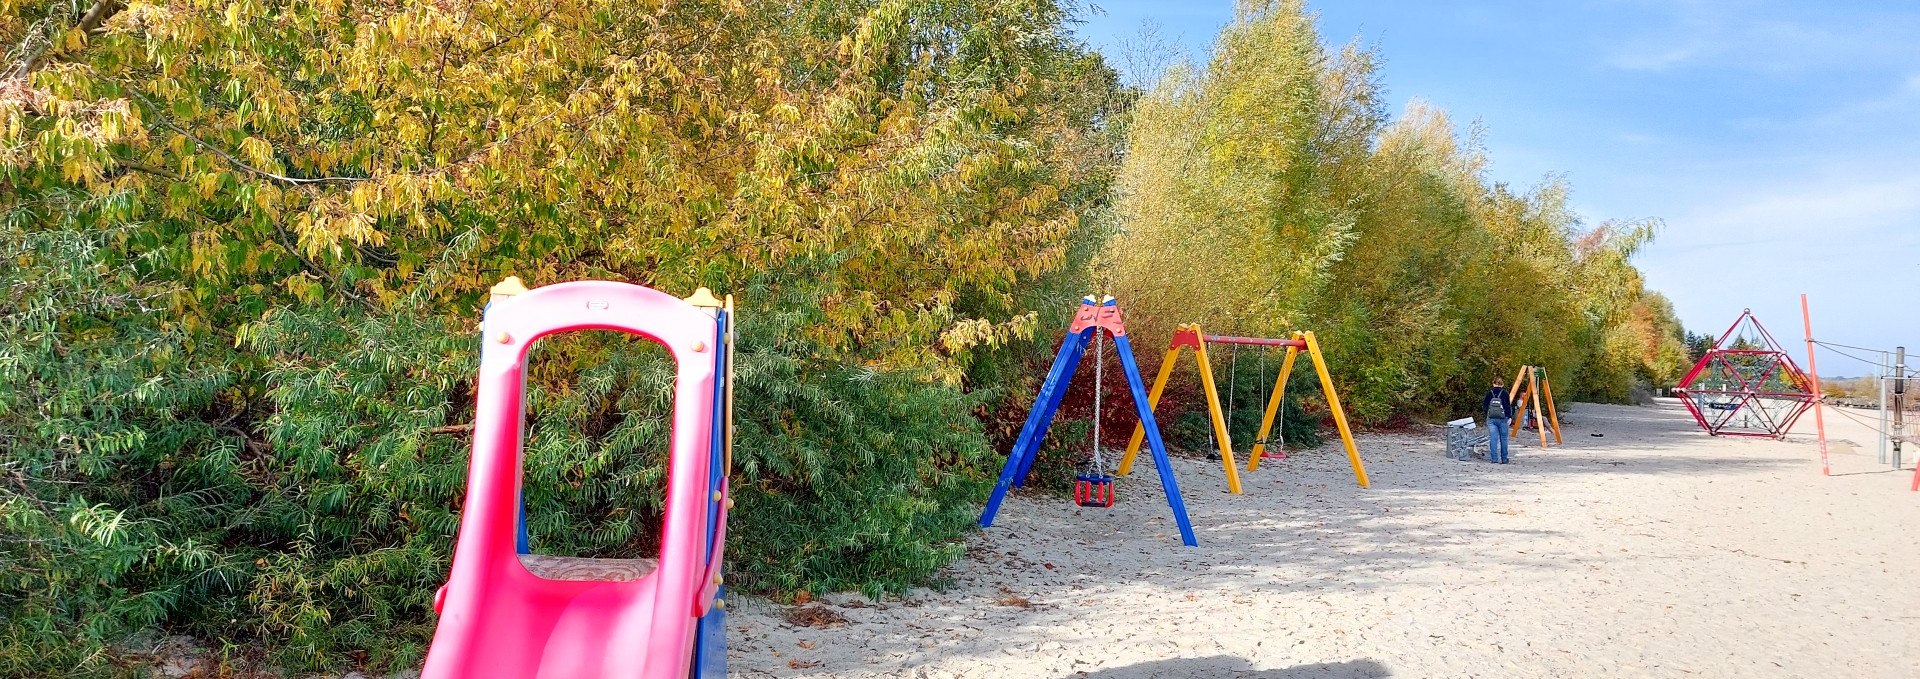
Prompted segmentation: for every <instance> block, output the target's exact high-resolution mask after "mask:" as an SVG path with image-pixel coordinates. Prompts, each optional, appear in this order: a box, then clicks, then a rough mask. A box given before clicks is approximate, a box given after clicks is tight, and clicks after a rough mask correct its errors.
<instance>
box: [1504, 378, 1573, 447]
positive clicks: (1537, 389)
mask: <svg viewBox="0 0 1920 679" xmlns="http://www.w3.org/2000/svg"><path fill="white" fill-rule="evenodd" d="M1527 399H1532V400H1533V423H1534V428H1535V429H1538V430H1540V447H1541V448H1545V447H1547V428H1548V427H1552V428H1553V445H1556V446H1558V445H1565V444H1564V443H1562V442H1561V441H1560V413H1559V412H1557V411H1556V410H1555V409H1554V407H1553V383H1552V382H1548V381H1547V369H1546V368H1542V367H1539V366H1532V365H1523V366H1520V372H1518V373H1516V374H1514V376H1513V393H1512V394H1511V395H1510V397H1509V400H1510V401H1511V402H1512V403H1513V405H1514V406H1515V407H1517V408H1519V409H1520V413H1521V414H1522V415H1524V414H1526V412H1527ZM1541 403H1545V404H1546V406H1547V411H1546V415H1547V416H1546V417H1541V416H1540V404H1541ZM1524 419H1526V418H1525V417H1516V418H1513V422H1512V423H1511V424H1509V425H1507V426H1508V428H1509V429H1511V431H1510V432H1508V435H1509V436H1513V437H1516V438H1517V437H1519V436H1520V421H1521V420H1524Z"/></svg>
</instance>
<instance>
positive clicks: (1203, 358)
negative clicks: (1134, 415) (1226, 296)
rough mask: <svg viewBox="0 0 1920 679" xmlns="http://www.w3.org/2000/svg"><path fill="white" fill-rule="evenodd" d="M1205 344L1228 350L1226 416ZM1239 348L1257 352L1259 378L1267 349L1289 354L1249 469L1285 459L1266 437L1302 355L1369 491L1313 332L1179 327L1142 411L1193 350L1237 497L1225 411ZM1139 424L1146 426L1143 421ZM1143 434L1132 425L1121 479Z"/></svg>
mask: <svg viewBox="0 0 1920 679" xmlns="http://www.w3.org/2000/svg"><path fill="white" fill-rule="evenodd" d="M1209 344H1224V345H1227V347H1228V349H1227V352H1228V354H1227V365H1228V376H1227V405H1226V409H1225V411H1224V413H1223V411H1222V409H1221V405H1220V392H1219V391H1218V389H1217V388H1216V387H1215V382H1214V378H1213V363H1212V361H1211V360H1210V359H1209V357H1208V353H1207V345H1209ZM1242 346H1250V347H1256V348H1257V349H1258V350H1260V351H1261V353H1260V374H1261V377H1262V379H1264V378H1265V376H1266V351H1267V350H1270V349H1275V348H1282V347H1284V348H1285V349H1286V350H1287V354H1286V357H1285V358H1284V359H1282V360H1281V362H1280V372H1279V373H1278V374H1276V375H1275V376H1274V381H1273V387H1272V388H1271V389H1270V390H1269V391H1268V397H1267V407H1266V411H1265V413H1264V414H1262V415H1261V417H1260V431H1259V433H1257V434H1255V435H1254V442H1253V448H1252V449H1251V450H1250V451H1249V452H1248V453H1247V471H1249V472H1251V471H1254V470H1257V469H1259V468H1260V461H1261V460H1263V459H1285V458H1286V450H1285V448H1284V444H1285V443H1286V442H1285V441H1284V440H1283V439H1282V438H1269V435H1270V434H1273V433H1275V432H1274V429H1273V421H1274V419H1275V417H1277V416H1278V415H1279V414H1280V411H1281V407H1282V405H1283V403H1284V402H1285V400H1286V397H1287V377H1288V376H1289V375H1292V374H1293V364H1294V360H1295V359H1297V358H1299V357H1300V353H1301V352H1306V354H1307V357H1308V358H1309V359H1311V360H1312V361H1313V369H1314V372H1316V373H1318V374H1319V377H1320V390H1321V392H1322V393H1324V394H1326V396H1327V409H1328V410H1329V411H1332V413H1333V425H1334V427H1335V428H1336V429H1338V430H1339V431H1340V442H1341V444H1343V445H1344V446H1345V447H1346V451H1347V462H1348V463H1349V464H1350V465H1352V466H1353V478H1354V481H1355V482H1357V483H1359V484H1360V487H1362V488H1365V487H1367V486H1368V485H1369V481H1368V480H1367V465H1366V463H1365V462H1364V461H1362V460H1361V459H1360V451H1359V449H1358V448H1356V447H1355V446H1354V443H1353V430H1352V429H1351V428H1350V427H1348V426H1347V414H1346V410H1345V409H1344V408H1341V407H1340V394H1339V392H1337V391H1335V390H1334V388H1333V376H1332V375H1330V374H1329V373H1328V372H1327V361H1326V359H1325V357H1324V356H1323V355H1322V354H1321V353H1320V341H1319V340H1318V339H1317V338H1316V337H1314V334H1313V331H1311V330H1304V331H1303V330H1296V331H1294V332H1293V334H1292V336H1291V337H1288V338H1287V339H1276V338H1270V337H1232V336H1227V335H1208V334H1206V333H1205V332H1202V331H1201V330H1200V324H1198V323H1186V324H1182V325H1180V326H1178V327H1177V328H1175V329H1174V332H1173V339H1172V340H1171V341H1169V342H1168V343H1167V356H1166V358H1165V359H1163V360H1162V361H1160V375H1159V376H1158V377H1156V378H1154V381H1153V391H1152V392H1150V393H1149V394H1148V395H1147V408H1146V409H1147V410H1148V411H1153V410H1155V409H1156V408H1158V407H1159V405H1160V394H1161V392H1163V391H1165V390H1166V388H1167V380H1168V379H1169V378H1171V377H1172V376H1173V367H1174V364H1175V363H1177V362H1179V359H1180V353H1181V352H1182V351H1184V350H1186V349H1189V348H1191V349H1193V354H1194V359H1195V360H1196V361H1198V363H1199V368H1200V391H1201V393H1202V394H1204V395H1205V396H1206V399H1207V413H1208V415H1209V416H1211V418H1212V420H1213V430H1212V431H1213V435H1212V438H1213V442H1214V445H1215V446H1216V447H1217V448H1218V450H1219V454H1220V461H1221V465H1222V466H1223V467H1224V468H1225V469H1226V473H1227V492H1229V493H1234V494H1236V495H1237V494H1239V493H1240V471H1239V469H1238V468H1237V464H1238V463H1237V462H1235V460H1234V446H1233V436H1232V434H1231V433H1229V432H1228V430H1227V418H1226V414H1225V413H1231V412H1233V401H1234V391H1235V389H1234V388H1233V387H1234V386H1235V384H1234V381H1235V380H1236V379H1237V378H1238V374H1237V373H1238V372H1239V371H1238V370H1235V369H1234V368H1236V367H1238V361H1239V348H1240V347H1242ZM1142 422H1143V424H1144V422H1145V420H1143V421H1142ZM1145 433H1146V429H1145V427H1144V426H1136V427H1134V430H1133V438H1131V439H1129V440H1128V441H1127V451H1126V453H1125V454H1123V455H1122V456H1121V457H1120V468H1119V470H1118V471H1119V474H1120V475H1121V476H1126V475H1127V474H1128V473H1129V472H1131V471H1132V470H1133V460H1134V456H1135V454H1136V453H1138V452H1139V450H1140V441H1141V438H1142V436H1143V434H1145ZM1156 436H1157V433H1156Z"/></svg>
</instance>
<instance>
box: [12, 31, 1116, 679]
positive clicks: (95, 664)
mask: <svg viewBox="0 0 1920 679" xmlns="http://www.w3.org/2000/svg"><path fill="white" fill-rule="evenodd" d="M94 10H98V11H94ZM1066 21H1067V16H1066V15H1065V13H1064V11H1063V10H1062V8H1061V7H1060V6H1058V5H1057V4H1055V3H1054V2H1051V1H1050V0H978V1H973V2H955V3H938V4H927V3H908V2H893V1H877V0H876V1H871V2H856V3H840V2H813V1H805V0H802V1H789V2H771V1H769V2H727V3H659V2H640V3H608V2H598V1H581V2H566V1H563V2H557V3H537V4H529V3H518V2H489V1H476V2H456V3H407V4H400V5H392V6H388V5H382V6H378V7H368V6H347V5H346V4H344V3H337V2H316V3H253V2H241V3H233V4H223V5H221V6H218V7H216V6H212V5H210V4H207V3H170V4H164V5H150V4H141V3H136V4H131V5H124V4H122V3H118V2H98V3H94V4H89V3H80V4H75V3H71V2H67V1H65V0H60V1H52V2H45V1H39V2H36V1H30V0H28V1H23V0H0V39H4V41H5V42H6V43H7V44H8V45H9V46H15V45H17V46H19V48H18V49H16V50H14V51H12V52H10V54H9V59H14V58H18V59H19V61H17V62H10V63H8V64H7V65H6V67H5V70H4V72H0V195H4V197H5V199H4V200H0V248H4V250H5V251H4V252H0V261H4V262H5V264H4V265H0V289H3V290H5V291H6V296H5V297H4V298H3V299H0V333H4V335H3V336H5V337H6V338H7V341H6V342H4V343H0V449H4V450H5V452H6V454H5V456H4V458H0V459H4V465H5V466H4V468H3V469H0V473H4V479H0V512H4V514H0V526H4V527H5V528H4V530H5V531H6V533H5V538H6V539H4V540H0V674H4V675H40V676H47V675H69V674H86V673H108V672H112V671H113V670H114V667H115V665H114V662H115V659H114V657H113V653H112V652H110V651H109V650H107V649H108V648H109V645H110V644H111V643H113V642H115V641H116V640H118V639H120V638H122V637H124V636H125V635H127V634H128V633H131V632H134V631H137V630H140V629H142V628H147V627H155V626H158V627H164V628H166V629H168V630H171V631H177V632H183V633H188V634H193V635H196V636H199V637H202V638H203V639H206V640H208V641H209V642H210V643H213V644H215V645H220V644H225V643H244V644H257V645H258V647H260V648H263V649H265V650H266V651H267V652H268V653H269V654H271V656H272V659H273V660H274V661H275V662H277V663H280V664H283V665H286V666H290V667H301V668H312V667H338V666H341V665H343V664H345V663H347V662H348V660H347V658H348V657H349V656H348V652H349V651H354V652H364V655H358V654H356V658H364V661H361V660H358V659H356V660H355V662H364V663H365V664H367V665H369V666H371V667H373V668H375V669H380V668H393V667H405V666H407V665H410V664H412V663H415V662H417V660H418V659H419V657H420V656H421V654H422V653H423V649H424V645H425V642H426V640H427V635H428V633H429V630H430V627H431V616H430V612H429V598H430V597H431V595H432V592H433V591H434V588H435V587H437V586H438V585H439V584H440V582H441V580H442V579H443V578H444V577H445V573H446V567H447V558H448V549H449V548H450V539H451V536H452V533H453V531H454V530H455V528H456V526H457V522H458V508H459V503H460V502H461V494H462V490H463V485H464V479H465V463H466V442H465V440H464V438H463V437H461V436H459V435H458V434H451V435H450V434H447V433H445V430H446V429H448V428H449V427H454V426H456V425H459V424H461V423H463V422H465V421H466V419H467V418H468V417H470V413H471V409H472V377H473V373H474V370H475V360H476V355H477V352H476V351H475V350H474V337H473V331H474V327H475V322H476V320H477V319H478V317H479V313H480V305H481V304H482V303H483V300H482V294H483V291H484V290H485V288H486V286H487V285H488V284H490V283H492V282H494V281H496V280H498V279H499V278H501V277H503V276H505V275H508V274H515V275H519V276H522V277H523V278H525V279H527V280H528V281H529V282H530V283H533V284H543V283H551V282H558V281H562V280H570V279H578V278H605V279H614V280H626V281H632V282H636V283H640V284H645V285H650V286H653V287H656V288H660V289H663V290H668V291H673V292H679V293H683V294H684V293H686V292H691V291H692V289H693V288H694V287H696V286H700V285H706V286H709V287H712V288H714V289H715V290H718V291H720V292H730V293H734V294H736V295H738V299H739V302H740V304H741V309H740V318H741V320H742V324H741V330H742V333H743V335H742V337H741V347H740V354H739V363H738V366H737V368H738V385H737V386H738V389H739V399H738V401H737V403H736V408H737V410H738V413H739V437H738V439H737V451H736V467H737V468H736V472H737V476H736V477H735V479H734V487H735V488H736V489H738V498H739V505H738V507H737V510H736V513H735V515H734V521H735V523H734V524H733V530H732V533H731V534H732V535H733V536H734V541H733V544H731V545H730V546H729V554H730V556H732V557H733V558H734V562H733V565H734V568H735V569H736V572H734V573H731V574H730V577H731V578H732V579H733V581H734V582H736V583H739V584H740V585H742V586H744V587H746V588H749V589H752V590H755V591H760V592H764V593H770V594H775V595H780V594H783V593H786V592H791V591H795V590H799V589H802V588H813V589H837V588H849V587H854V588H862V589H866V590H868V591H870V592H878V591H881V590H895V591H897V590H899V589H901V588H904V587H906V586H908V585H910V584H913V583H916V582H921V581H924V580H925V578H927V577H928V576H929V575H930V574H931V573H932V572H933V571H934V570H935V569H936V568H938V567H939V566H940V565H941V564H943V563H945V561H946V560H948V559H950V558H951V557H952V556H953V555H954V554H955V553H956V550H957V549H958V546H957V540H958V538H959V537H960V536H961V535H962V533H963V531H964V530H966V528H967V527H968V526H970V525H971V518H972V513H973V511H974V505H975V504H976V502H977V501H978V499H979V498H980V497H982V496H983V495H984V489H985V487H986V484H987V482H988V480H989V476H988V475H989V474H990V472H991V470H990V469H986V467H988V466H990V463H989V462H988V459H989V458H990V457H991V456H990V454H989V440H990V438H991V437H995V436H999V435H1000V433H999V431H997V430H996V429H992V428H990V427H992V426H995V422H996V421H995V420H994V419H993V418H981V417H978V415H981V414H985V413H990V412H997V406H998V405H999V404H1000V403H1001V402H1002V399H1005V398H1008V397H1009V395H1010V394H1016V393H1030V391H1028V387H1029V386H1030V385H1029V384H1028V383H1027V382H1028V380H1029V379H1030V375H1031V374H1032V369H1031V364H1032V362H1034V361H1036V360H1041V361H1043V360H1044V357H1039V358H1036V355H1037V354H1039V353H1040V352H1042V351H1044V350H1045V346H1044V344H1045V342H1047V341H1049V340H1050V339H1051V338H1046V337H1040V335H1045V334H1048V333H1036V332H1035V327H1036V325H1037V324H1038V323H1039V320H1040V319H1041V318H1042V316H1041V315H1040V314H1045V318H1047V319H1049V320H1048V323H1049V324H1051V322H1052V320H1051V319H1052V318H1054V317H1055V316H1057V315H1058V314H1059V313H1061V310H1060V300H1061V299H1062V298H1063V297H1069V296H1068V295H1067V294H1062V291H1064V290H1073V294H1078V292H1080V290H1081V289H1082V288H1084V285H1082V284H1081V283H1080V282H1079V281H1080V280H1082V278H1081V277H1082V276H1084V272H1085V264H1086V260H1087V258H1088V257H1089V256H1090V254H1091V252H1092V251H1093V249H1094V247H1096V245H1097V242H1098V235H1097V233H1096V232H1095V231H1094V230H1092V229H1089V228H1086V227H1083V226H1082V221H1081V219H1080V215H1081V214H1082V213H1083V212H1094V213H1097V212H1098V211H1099V210H1100V209H1101V202H1102V201H1104V200H1105V197H1106V196H1107V186H1106V184H1107V182H1108V178H1109V177H1110V176H1111V175H1112V173H1113V171H1114V167H1113V165H1114V164H1113V161H1112V160H1111V159H1112V158H1113V157H1114V156H1115V155H1116V154H1115V153H1114V140H1115V139H1117V136H1116V135H1118V134H1120V133H1119V132H1118V131H1117V129H1118V128H1117V127H1116V126H1115V123H1114V120H1115V115H1116V111H1115V110H1114V107H1115V106H1116V105H1117V103H1119V102H1121V101H1122V97H1119V96H1117V93H1116V87H1117V85H1116V79H1115V76H1114V74H1113V73H1112V71H1111V70H1110V69H1108V68H1107V67H1106V66H1104V64H1103V63H1102V62H1101V61H1100V60H1099V58H1098V57H1097V56H1094V55H1091V54H1089V53H1088V52H1087V51H1086V50H1085V49H1084V48H1083V47H1081V46H1080V45H1078V44H1077V43H1075V42H1073V41H1072V40H1071V39H1069V38H1068V37H1067V36H1066V34H1065V32H1064V29H1063V26H1064V25H1065V22H1066ZM530 370H531V375H532V377H533V379H532V383H531V386H530V387H529V392H528V395H527V397H528V403H529V407H530V411H531V413H532V414H531V417H530V419H529V435H530V442H529V445H528V447H527V461H526V464H527V476H526V478H527V487H526V491H527V492H526V500H527V503H528V508H529V514H530V524H531V527H532V530H533V532H534V533H535V538H536V541H537V547H538V548H539V549H540V551H543V552H549V553H571V554H588V555H604V554H635V553H643V552H645V551H646V550H647V549H650V548H651V547H652V546H653V543H652V542H651V540H652V539H653V536H652V535H651V533H652V531H653V530H654V526H655V525H657V523H656V522H657V519H658V508H659V488H658V485H659V484H658V480H659V477H660V473H661V465H660V463H661V456H662V455H663V454H664V451H663V450H662V449H661V448H660V445H661V440H660V438H661V437H660V434H661V433H662V432H663V428H664V426H665V419H664V418H665V417H666V411H665V407H666V403H665V402H664V401H663V400H662V399H663V397H664V394H665V391H664V386H665V384H666V379H667V377H666V373H665V372H664V369H663V366H662V365H661V361H660V360H659V356H658V354H657V352H655V351H653V350H650V349H647V348H645V347H644V346H643V345H638V344H637V343H636V342H634V341H631V340H628V339H624V338H621V337H616V336H612V335H610V334H598V333H595V334H589V335H585V336H580V337H570V338H565V339H557V340H555V341H553V342H549V343H543V346H541V347H540V348H539V349H538V350H537V351H536V360H535V362H534V363H533V365H532V366H531V368H530ZM436 432H438V433H436Z"/></svg>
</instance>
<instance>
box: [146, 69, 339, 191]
mask: <svg viewBox="0 0 1920 679" xmlns="http://www.w3.org/2000/svg"><path fill="white" fill-rule="evenodd" d="M123 89H124V90H125V91H126V93H127V94H128V95H130V96H132V97H133V98H135V99H139V100H140V102H141V103H143V104H146V105H147V106H149V107H151V108H153V109H154V110H157V111H158V110H165V109H163V108H161V107H160V105H159V104H156V103H154V101H153V100H152V99H148V98H147V97H146V95H143V94H141V93H140V91H139V90H136V89H133V88H132V87H124V88H123ZM154 122H156V123H159V124H160V126H161V127H164V128H167V129H169V130H172V131H173V132H174V134H178V135H180V136H182V137H186V138H188V139H192V140H193V143H195V144H198V145H199V146H200V147H201V148H204V149H206V150H208V151H212V152H213V154H214V155H217V156H220V158H221V159H222V160H225V161H227V164H228V165H231V166H233V167H234V168H235V169H238V170H242V171H245V172H248V173H251V174H254V175H258V176H261V177H265V178H267V179H271V180H274V181H277V182H280V183H283V184H291V185H294V186H312V185H315V184H325V183H329V182H364V181H368V180H369V178H368V177H289V176H286V175H283V174H276V173H273V172H268V171H266V170H262V169H260V168H257V167H254V166H252V165H248V164H247V163H246V161H243V160H240V158H238V157H236V156H234V155H233V154H231V153H227V152H226V150H225V149H222V148H220V147H218V146H215V145H213V144H209V143H207V142H206V140H204V139H201V138H199V137H197V136H194V134H193V133H192V132H188V131H186V130H183V129H180V127H179V126H177V125H174V124H173V123H170V122H167V120H166V119H164V118H158V119H156V120H155V121H154Z"/></svg>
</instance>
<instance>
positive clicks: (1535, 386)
mask: <svg viewBox="0 0 1920 679" xmlns="http://www.w3.org/2000/svg"><path fill="white" fill-rule="evenodd" d="M1527 384H1528V389H1527V393H1528V394H1529V395H1531V396H1533V426H1534V428H1536V429H1539V430H1540V448H1541V449H1542V450H1545V449H1546V447H1547V419H1546V418H1544V417H1541V416H1540V369H1539V368H1534V369H1533V372H1530V373H1527Z"/></svg>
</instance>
